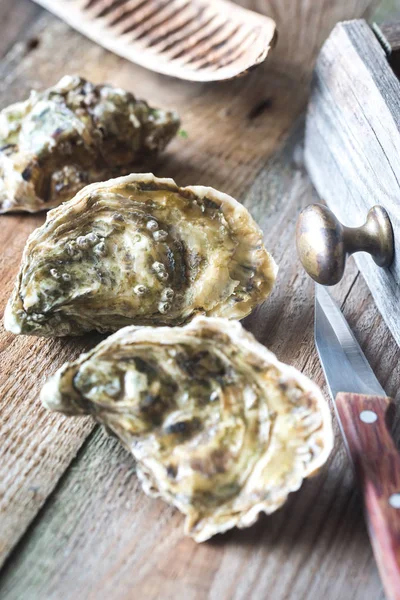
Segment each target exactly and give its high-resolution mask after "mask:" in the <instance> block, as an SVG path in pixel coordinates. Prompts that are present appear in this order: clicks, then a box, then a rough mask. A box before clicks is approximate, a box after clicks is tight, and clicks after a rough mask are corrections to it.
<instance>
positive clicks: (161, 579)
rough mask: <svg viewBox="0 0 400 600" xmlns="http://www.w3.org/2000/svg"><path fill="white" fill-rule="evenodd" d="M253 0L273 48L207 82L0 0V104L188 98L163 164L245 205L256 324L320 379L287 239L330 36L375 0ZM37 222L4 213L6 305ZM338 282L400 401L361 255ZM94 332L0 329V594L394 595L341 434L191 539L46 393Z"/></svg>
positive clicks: (303, 189) (302, 200)
mask: <svg viewBox="0 0 400 600" xmlns="http://www.w3.org/2000/svg"><path fill="white" fill-rule="evenodd" d="M242 4H244V5H247V6H249V7H250V8H258V9H263V10H265V12H266V13H267V14H269V15H270V16H272V17H273V18H274V19H275V20H276V21H277V23H278V29H279V31H280V37H279V43H278V46H277V48H276V50H275V51H274V54H273V55H271V60H270V61H269V63H268V64H266V65H264V66H263V67H261V68H260V69H258V70H256V71H254V72H253V73H252V74H250V75H249V76H248V77H246V78H242V79H239V80H236V81H232V82H228V83H224V84H211V85H210V84H208V85H204V84H203V85H202V84H195V83H184V82H182V81H177V80H173V79H168V78H166V77H164V76H161V75H156V74H152V73H149V72H147V71H145V70H143V69H142V68H140V67H137V66H134V65H132V64H130V63H128V62H127V61H125V60H123V59H120V58H117V57H116V56H114V55H113V54H111V53H109V52H106V51H105V50H103V49H101V48H99V47H97V46H96V45H95V44H93V43H92V42H90V41H88V40H87V39H85V38H83V37H82V36H80V35H79V34H78V33H76V32H74V31H72V30H71V29H69V28H68V26H67V25H65V24H63V23H61V22H60V21H58V20H57V19H56V18H55V17H53V16H51V15H49V14H48V13H46V12H45V11H43V10H41V9H39V8H38V7H36V6H35V5H33V4H31V3H30V2H29V1H28V0H2V3H1V5H0V23H2V25H1V29H2V35H1V36H0V55H1V56H2V59H1V62H0V81H1V83H0V106H1V107H4V106H6V105H7V104H9V103H11V102H14V101H17V100H22V99H24V98H25V97H26V95H27V93H28V92H29V90H30V89H31V88H35V89H41V88H44V87H46V86H48V85H50V84H53V83H55V82H56V81H57V80H58V79H59V78H60V77H61V76H62V75H63V74H65V73H74V72H76V73H80V74H81V75H83V76H86V77H88V78H90V79H92V80H94V81H95V82H103V81H109V82H111V83H114V84H117V85H121V86H123V87H126V88H127V89H129V90H131V91H133V92H134V93H135V94H136V95H138V96H139V97H143V98H147V99H149V100H151V102H152V103H153V104H155V105H157V104H159V105H161V106H164V107H175V108H177V109H178V110H179V112H180V113H181V115H182V119H183V127H184V129H185V130H186V131H187V134H188V138H187V139H183V138H178V139H177V140H176V141H174V142H173V144H171V146H170V148H169V150H168V152H167V153H166V155H165V156H164V157H163V158H162V159H160V160H159V162H158V163H157V164H156V165H154V166H153V170H154V173H155V174H156V175H158V176H171V177H174V178H175V179H176V181H177V182H178V183H179V184H181V185H187V184H206V185H213V186H215V187H217V188H219V189H221V190H223V191H225V192H228V193H230V194H232V195H234V196H235V197H236V198H237V199H238V200H240V201H242V202H243V203H244V204H245V205H246V206H247V207H248V208H249V210H250V211H251V213H252V214H253V216H254V217H255V219H256V220H257V221H258V222H259V224H260V226H261V227H262V228H263V230H264V233H265V242H266V245H267V247H268V249H270V250H271V252H272V253H273V255H274V257H275V259H276V260H277V262H278V263H279V265H280V272H279V278H278V283H277V286H276V288H275V290H274V292H273V294H272V297H271V299H270V300H269V301H268V303H266V304H265V305H264V306H262V307H260V308H259V309H258V310H257V311H256V312H255V314H254V315H252V316H251V317H250V318H248V319H247V320H246V325H247V326H248V328H249V329H251V330H252V331H253V332H254V333H255V334H256V336H257V337H258V339H260V340H261V341H262V342H263V343H265V344H267V345H268V346H269V347H270V348H271V349H272V350H273V351H274V352H275V353H276V354H277V355H278V357H279V358H280V359H281V360H283V361H286V362H289V363H290V364H292V365H294V366H295V367H297V368H299V369H301V370H302V371H304V372H305V373H306V374H307V375H309V376H311V377H312V378H313V379H314V380H315V381H316V382H317V383H319V384H321V385H324V382H323V377H322V374H321V369H320V366H319V363H318V360H317V358H316V354H315V350H314V346H313V341H312V325H313V285H312V283H311V281H310V280H309V279H308V278H307V276H306V275H305V274H304V273H303V272H302V269H301V266H300V264H299V262H298V260H297V259H296V253H295V241H294V227H295V221H296V218H297V214H298V212H299V211H300V209H301V208H303V207H304V206H305V205H306V204H308V203H309V202H311V201H315V200H316V196H315V193H314V192H313V189H312V187H311V184H310V181H309V179H308V177H307V175H306V173H305V171H304V168H303V161H302V135H303V115H304V111H305V107H306V103H307V99H308V86H309V80H310V74H311V71H312V66H313V64H314V60H315V58H316V55H317V53H318V50H319V48H320V46H321V43H322V41H323V40H324V39H325V38H326V37H327V35H328V33H329V31H330V30H331V29H332V27H333V25H334V23H335V22H336V21H337V20H340V19H348V18H352V17H361V16H363V15H364V12H365V10H366V9H367V8H368V5H369V2H368V1H367V0H338V1H336V2H330V1H328V0H264V1H263V0H259V1H256V0H254V2H250V1H249V2H244V1H243V2H242ZM389 4H390V3H389V2H388V3H387V5H388V6H389ZM3 30H4V35H3ZM43 219H44V217H43V215H38V216H3V217H0V281H1V286H0V313H2V312H3V310H4V307H5V304H6V300H7V298H8V296H9V294H10V292H11V289H12V285H13V281H14V278H15V275H16V273H17V269H18V266H19V261H20V256H21V252H22V248H23V246H24V243H25V240H26V238H27V236H28V235H29V233H30V232H31V231H32V230H33V229H34V228H35V227H37V226H38V225H40V224H41V223H42V222H43ZM335 295H336V297H337V298H338V299H339V300H340V301H341V303H342V305H343V308H344V312H345V315H346V317H347V319H348V320H349V322H350V324H351V326H352V328H353V329H354V331H355V333H356V336H357V338H358V339H359V341H360V343H361V345H362V347H363V349H364V350H365V353H366V355H367V357H368V359H369V360H370V362H371V364H372V366H373V368H374V370H375V372H376V373H377V375H378V377H379V379H380V381H381V383H382V385H383V386H384V387H385V389H386V392H387V393H388V394H390V395H392V396H393V397H396V395H397V397H398V398H399V393H398V390H399V389H400V386H399V383H400V381H399V380H400V378H399V369H398V363H399V358H400V353H399V351H398V349H397V346H396V344H395V343H394V341H393V339H392V337H391V335H390V333H389V332H388V330H387V328H386V326H385V325H384V323H383V321H382V318H381V317H380V314H379V313H378V311H377V310H376V308H375V305H374V303H373V301H372V299H371V297H370V295H369V293H368V290H367V287H366V285H365V283H364V281H363V279H362V277H361V276H360V275H359V273H358V270H357V268H356V266H355V264H354V263H351V264H350V265H349V268H348V270H347V272H346V275H345V278H344V280H343V281H342V283H341V284H340V286H338V287H337V289H336V290H335ZM95 342H96V337H95V336H87V337H85V338H80V339H69V340H42V339H35V338H29V337H14V336H13V335H11V334H9V333H6V332H5V331H4V329H3V328H2V326H0V390H1V391H0V398H1V405H0V440H1V444H0V556H1V560H2V563H3V568H2V570H1V572H0V597H1V598H2V599H3V600H4V599H6V600H11V599H15V600H16V599H21V598H23V599H25V598H27V599H29V600H35V599H39V598H40V599H41V600H43V599H46V600H47V599H50V598H51V599H53V598H54V599H57V600H58V599H63V600H69V599H71V600H72V599H75V598H79V599H86V598H95V599H99V598H100V599H103V598H107V599H110V598H112V599H113V600H115V599H117V600H119V599H123V600H125V599H132V598H145V599H147V598H162V599H165V598H174V599H175V598H176V599H178V598H179V599H181V598H185V599H194V600H198V599H199V600H200V599H203V598H213V599H214V598H215V599H218V600H222V599H228V598H235V599H248V598H260V599H261V598H271V599H272V598H273V599H274V600H284V599H286V600H287V599H290V600H291V599H295V600H300V599H303V598H304V599H307V600H314V599H315V600H317V599H318V600H319V599H320V598H321V597H323V598H324V600H334V599H336V598H343V600H346V599H347V598H352V599H355V600H366V599H367V598H368V599H370V598H371V599H372V598H373V599H379V598H380V599H382V598H383V592H382V588H381V584H380V581H379V578H378V574H377V570H376V567H375V565H374V561H373V558H372V553H371V550H370V547H369V542H368V538H367V535H366V531H365V527H364V523H363V519H362V515H361V506H360V501H359V499H358V496H357V493H356V492H355V490H354V484H353V479H352V474H351V471H350V469H349V465H348V462H347V459H346V457H345V453H344V449H343V446H342V443H341V439H340V437H339V435H338V432H337V431H336V433H337V441H336V447H335V451H334V453H333V455H332V458H331V460H330V462H329V465H328V466H327V468H326V469H324V470H323V471H322V472H321V474H320V475H318V476H317V477H315V478H314V479H311V480H309V481H308V482H306V483H305V484H304V486H303V487H302V489H301V490H300V491H299V492H298V493H296V494H293V495H292V496H291V498H290V500H289V502H288V503H287V504H286V505H285V507H284V508H283V509H282V510H280V511H279V512H277V513H276V514H275V515H272V516H270V517H268V518H267V517H264V518H261V519H260V521H259V523H257V524H256V525H255V526H253V527H252V528H250V529H248V530H243V531H233V532H230V533H228V534H226V535H224V536H219V537H217V538H215V539H214V540H212V541H211V542H209V543H205V544H201V545H196V544H195V543H194V542H193V541H192V540H190V539H187V538H184V537H183V535H182V527H183V519H182V517H181V515H180V514H179V513H178V512H177V511H175V510H173V509H172V508H170V507H168V506H167V505H165V504H164V503H163V502H161V501H158V500H154V499H150V498H147V497H146V496H145V495H144V494H143V492H142V491H141V489H140V485H139V484H138V481H137V478H136V476H135V465H134V461H133V459H132V458H131V456H130V455H129V454H128V453H127V452H125V451H124V450H123V449H122V448H121V447H120V445H119V444H118V443H117V442H116V441H115V440H113V439H111V438H107V437H106V436H105V435H104V433H103V432H102V430H101V429H99V428H94V426H93V424H92V422H91V421H90V420H87V419H76V420H72V419H70V420H68V419H66V418H64V417H62V416H59V415H55V414H51V413H48V412H46V411H45V410H44V409H42V408H41V406H40V403H39V400H38V392H39V390H40V387H41V385H42V384H43V382H44V381H45V379H46V377H47V375H48V374H49V373H52V372H54V371H55V370H56V368H57V367H58V366H60V365H61V364H62V363H63V362H64V361H65V360H66V359H68V358H72V357H75V356H77V355H78V353H80V352H81V351H82V350H84V349H86V348H89V347H91V346H93V344H94V343H95ZM336 429H337V428H336Z"/></svg>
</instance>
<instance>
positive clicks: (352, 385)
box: [314, 284, 386, 400]
mask: <svg viewBox="0 0 400 600" xmlns="http://www.w3.org/2000/svg"><path fill="white" fill-rule="evenodd" d="M314 337H315V345H316V348H317V352H318V355H319V358H320V361H321V364H322V368H323V371H324V375H325V378H326V381H327V384H328V388H329V392H330V394H331V396H332V399H333V400H334V399H335V397H336V394H337V393H338V392H356V393H359V394H376V395H378V396H386V393H385V390H384V389H383V387H382V386H381V384H380V383H379V381H378V380H377V378H376V377H375V373H374V372H373V370H372V369H371V367H370V365H369V363H368V361H367V359H366V358H365V356H364V353H363V351H362V350H361V348H360V346H359V344H358V342H357V340H356V338H355V337H354V334H353V332H352V331H351V329H350V327H349V325H348V323H347V321H346V319H345V318H344V316H343V314H342V312H341V311H340V310H339V309H338V307H337V306H336V304H335V302H334V301H333V299H332V297H331V295H330V294H329V292H328V291H327V290H326V288H324V287H323V286H322V285H318V284H317V285H316V286H315V328H314Z"/></svg>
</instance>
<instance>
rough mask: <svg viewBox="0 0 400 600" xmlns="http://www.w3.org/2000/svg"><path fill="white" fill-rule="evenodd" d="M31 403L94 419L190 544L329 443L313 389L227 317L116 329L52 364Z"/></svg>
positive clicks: (308, 468) (280, 487)
mask: <svg viewBox="0 0 400 600" xmlns="http://www.w3.org/2000/svg"><path fill="white" fill-rule="evenodd" d="M41 399H42V402H43V404H44V405H45V406H46V407H47V408H49V409H52V410H57V411H61V412H63V413H65V414H67V415H81V414H90V415H92V416H93V417H94V418H95V419H96V420H97V421H99V422H100V423H103V424H105V425H106V426H107V428H108V429H109V430H111V432H113V433H114V434H115V435H116V436H117V437H118V438H119V439H120V440H121V442H122V443H123V444H124V445H125V446H126V448H128V449H129V450H130V451H131V452H132V454H133V456H134V457H135V459H136V460H137V473H138V476H139V477H140V479H141V482H142V485H143V489H144V491H145V492H146V493H147V494H149V495H151V496H160V497H161V498H163V499H164V500H165V501H166V502H169V503H170V504H173V505H175V506H176V507H177V508H178V509H179V510H180V511H181V512H182V513H183V514H185V515H186V523H185V532H186V533H188V534H189V535H191V536H192V537H193V538H194V539H195V540H196V541H197V542H202V541H204V540H207V539H208V538H210V537H211V536H213V535H215V534H216V533H220V532H223V531H226V530H228V529H231V528H232V527H234V526H237V527H247V526H249V525H251V524H252V523H254V522H255V521H256V519H257V516H258V514H259V513H260V512H265V513H267V514H269V513H272V512H273V511H275V510H276V509H277V508H279V507H280V506H281V505H282V504H283V503H284V502H285V500H286V498H287V496H288V494H289V492H292V491H294V490H297V489H298V488H299V487H300V485H301V483H302V480H303V478H304V477H307V476H308V475H310V474H312V473H313V472H314V471H316V470H317V469H318V468H319V467H320V466H321V465H322V464H323V463H324V462H325V461H326V459H327V457H328V455H329V453H330V451H331V448H332V443H333V435H332V426H331V416H330V411H329V408H328V405H327V403H326V402H325V400H324V398H323V397H322V394H321V392H320V391H319V389H318V388H317V387H316V386H315V385H314V384H313V383H312V382H311V381H310V380H309V379H307V378H306V377H305V376H304V375H302V374H301V373H300V372H299V371H297V370H296V369H294V368H292V367H289V366H287V365H285V364H283V363H280V362H279V361H278V360H277V359H276V357H275V356H274V355H273V354H272V353H271V352H269V351H268V350H267V349H266V348H265V347H264V346H262V345H261V344H259V343H258V342H257V341H256V340H255V339H254V337H253V336H252V335H251V334H249V333H248V332H246V331H245V329H244V328H243V327H242V326H241V325H240V323H238V322H232V321H228V320H226V319H218V318H206V317H197V318H196V319H194V320H193V321H192V322H191V323H190V324H188V325H186V326H185V327H174V328H169V327H162V328H153V327H142V328H140V327H134V326H131V327H126V328H124V329H121V330H120V331H118V332H117V333H115V334H114V335H112V336H110V337H109V338H108V339H106V340H105V341H103V342H102V343H100V344H99V345H98V346H97V347H96V348H94V349H93V350H91V351H90V352H88V353H87V354H83V355H82V356H81V357H80V358H78V359H77V360H75V361H74V362H71V363H66V364H65V365H64V366H63V367H61V369H59V370H58V371H57V372H56V374H55V375H53V376H52V377H51V378H50V379H49V380H48V382H47V383H46V384H45V386H44V388H43V389H42V393H41Z"/></svg>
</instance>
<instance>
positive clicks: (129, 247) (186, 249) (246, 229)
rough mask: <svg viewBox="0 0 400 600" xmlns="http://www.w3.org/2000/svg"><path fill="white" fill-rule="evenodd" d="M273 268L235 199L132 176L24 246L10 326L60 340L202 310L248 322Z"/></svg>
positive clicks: (66, 209)
mask: <svg viewBox="0 0 400 600" xmlns="http://www.w3.org/2000/svg"><path fill="white" fill-rule="evenodd" d="M275 274H276V265H275V262H274V260H273V259H272V257H271V256H270V255H269V254H268V252H267V251H266V250H265V248H264V246H263V242H262V232H261V230H260V229H259V227H258V226H257V225H256V223H255V222H254V221H253V219H252V218H251V216H250V214H249V213H248V211H247V210H246V209H245V208H244V207H243V206H242V205H241V204H239V203H238V202H237V201H236V200H234V199H233V198H231V197H230V196H227V195H226V194H222V193H220V192H217V191H216V190H214V189H212V188H206V187H200V186H196V187H186V188H179V187H178V186H177V185H176V184H175V182H174V181H173V180H172V179H158V178H156V177H154V176H153V175H151V174H147V175H143V174H140V175H129V176H126V177H121V178H118V179H114V180H110V181H108V182H106V183H94V184H92V185H90V186H88V187H86V188H84V189H83V190H81V191H80V192H78V194H77V196H76V197H75V198H73V199H72V200H70V201H69V202H67V203H65V204H63V205H62V206H59V207H58V208H55V209H53V210H52V211H50V212H49V213H48V215H47V220H46V222H45V224H44V225H43V226H42V227H40V228H39V229H37V230H36V231H34V232H33V233H32V234H31V236H30V237H29V239H28V242H27V244H26V247H25V250H24V254H23V258H22V264H21V269H20V272H19V275H18V278H17V282H16V285H15V288H14V291H13V293H12V296H11V298H10V300H9V303H8V305H7V308H6V311H5V327H6V329H8V330H9V331H12V332H13V333H25V334H32V335H40V336H53V335H56V336H61V335H71V334H72V335H76V334H80V333H83V332H85V331H89V330H93V329H97V330H98V331H100V332H106V331H116V330H117V329H120V328H121V327H124V326H126V325H132V324H135V325H180V324H183V323H184V322H186V321H189V320H190V319H192V318H193V317H194V316H195V315H196V314H198V313H200V314H206V315H210V316H224V317H228V318H233V319H240V318H242V317H244V316H245V315H247V314H248V313H249V312H250V311H251V309H252V308H253V307H254V306H255V305H256V304H258V303H259V302H261V301H263V300H264V299H265V298H266V297H267V296H268V294H269V292H270V290H271V288H272V285H273V282H274V280H275Z"/></svg>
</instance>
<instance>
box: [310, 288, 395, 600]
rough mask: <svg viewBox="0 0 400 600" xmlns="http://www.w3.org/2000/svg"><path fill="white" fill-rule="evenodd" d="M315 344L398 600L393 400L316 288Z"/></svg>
mask: <svg viewBox="0 0 400 600" xmlns="http://www.w3.org/2000/svg"><path fill="white" fill-rule="evenodd" d="M314 335H315V345H316V348H317V352H318V355H319V358H320V361H321V365H322V369H323V371H324V374H325V378H326V381H327V384H328V389H329V392H330V394H331V396H332V399H333V401H334V405H335V409H336V415H337V417H338V421H339V424H340V429H341V432H342V435H343V438H344V441H345V445H346V449H347V452H348V454H349V456H350V458H351V460H352V462H353V466H354V470H355V474H356V477H357V479H358V483H359V486H360V490H361V494H362V497H363V503H364V508H365V517H366V522H367V527H368V533H369V536H370V540H371V544H372V548H373V551H374V555H375V559H376V562H377V565H378V569H379V572H380V575H381V579H382V583H383V586H384V588H385V592H386V595H387V598H388V599H389V600H400V455H399V453H398V451H397V448H396V445H395V443H394V441H393V438H392V436H391V433H390V430H389V428H388V425H387V416H388V409H389V407H390V405H391V400H390V398H388V397H387V396H386V394H385V391H384V389H383V388H382V386H381V385H380V383H379V381H378V380H377V378H376V376H375V374H374V372H373V370H372V369H371V366H370V365H369V363H368V361H367V359H366V357H365V356H364V354H363V352H362V350H361V348H360V346H359V344H358V342H357V340H356V338H355V337H354V334H353V332H352V331H351V329H350V327H349V325H348V324H347V321H346V319H345V318H344V316H343V314H342V313H341V311H340V309H339V308H338V306H337V305H336V303H335V302H334V301H333V299H332V298H331V296H330V294H329V293H328V292H327V290H326V289H325V288H323V287H322V286H320V285H316V294H315V331H314Z"/></svg>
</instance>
